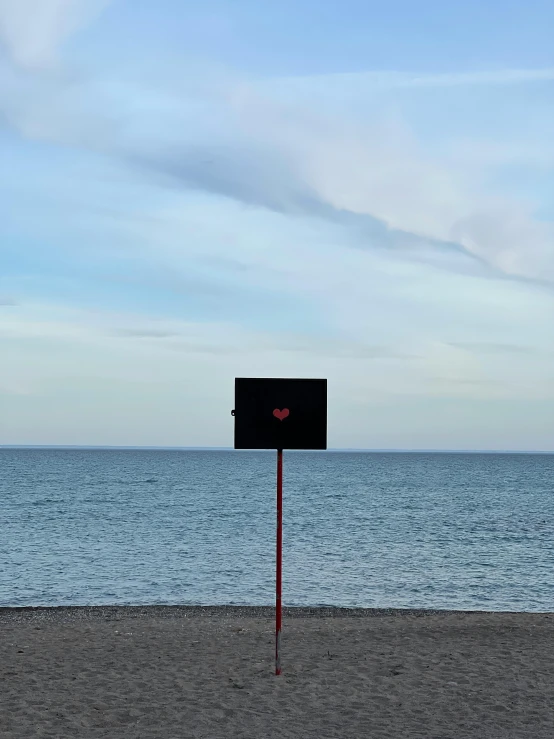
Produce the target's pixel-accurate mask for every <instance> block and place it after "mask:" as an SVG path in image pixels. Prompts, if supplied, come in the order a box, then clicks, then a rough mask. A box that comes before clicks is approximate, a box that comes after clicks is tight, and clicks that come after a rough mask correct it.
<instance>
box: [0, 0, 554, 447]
mask: <svg viewBox="0 0 554 739" xmlns="http://www.w3.org/2000/svg"><path fill="white" fill-rule="evenodd" d="M553 26H554V7H553V6H552V4H551V3H547V2H546V1H544V2H538V1H535V2H529V3H528V4H527V5H526V6H523V4H522V3H519V2H518V3H516V2H502V3H501V2H499V1H498V2H496V1H494V2H466V3H464V4H461V3H458V4H454V3H439V2H435V1H433V2H429V1H425V0H424V1H423V2H418V3H413V2H408V1H407V0H405V1H403V2H394V1H393V2H389V3H376V2H375V3H372V2H361V1H360V2H358V1H356V2H354V1H350V2H343V3H340V4H339V3H335V2H326V3H315V2H311V1H309V2H295V3H292V2H288V1H286V2H279V3H276V2H272V1H269V2H266V3H259V2H257V3H255V2H253V0H250V1H248V2H246V1H240V0H239V1H236V2H233V3H231V2H228V1H227V2H223V0H220V1H213V0H208V1H207V2H203V3H202V4H201V5H200V6H199V4H198V3H192V2H183V1H182V0H180V1H179V2H177V0H160V2H158V3H152V2H149V1H148V2H147V1H146V0H133V1H132V2H131V0H113V1H112V2H109V1H108V0H104V1H101V0H98V1H96V0H40V1H39V0H0V156H1V158H2V163H3V166H2V168H1V170H0V224H1V225H0V356H1V358H2V362H1V363H0V444H101V445H103V444H106V445H110V444H114V445H141V444H145V445H172V446H174V445H184V446H187V445H191V446H211V445H213V446H227V445H230V444H231V440H232V420H231V417H230V415H229V410H230V408H231V407H232V404H233V398H232V393H233V379H234V377H235V376H238V375H253V376H257V375H262V376H279V375H282V376H301V377H302V376H303V377H311V376H313V377H328V379H329V393H330V411H329V413H330V415H329V426H330V427H329V432H330V433H329V440H330V444H331V445H332V446H333V447H358V448H399V449H403V448H433V449H452V448H455V449H519V450H532V449H540V450H554V329H553V326H554V197H553V196H554V51H553V50H552V43H551V29H552V27H553Z"/></svg>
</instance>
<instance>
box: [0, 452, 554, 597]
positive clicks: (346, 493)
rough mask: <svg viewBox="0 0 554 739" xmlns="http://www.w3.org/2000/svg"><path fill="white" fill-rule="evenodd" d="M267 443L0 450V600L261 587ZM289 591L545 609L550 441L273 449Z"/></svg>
mask: <svg viewBox="0 0 554 739" xmlns="http://www.w3.org/2000/svg"><path fill="white" fill-rule="evenodd" d="M274 486H275V459H274V455H273V454H270V453H259V452H258V453H256V452H252V453H250V452H196V451H194V452H193V451H167V452H166V451H86V450H82V451H66V450H55V451H52V450H8V449H0V501H1V514H0V515H1V520H0V526H1V528H0V533H1V537H0V605H4V606H17V605H65V604H107V603H128V604H146V603H185V604H223V603H228V604H230V603H234V604H255V605H261V604H270V603H272V602H273V592H274V546H275V545H274V541H275V525H274V521H275V513H274V506H275V492H274ZM284 497H285V542H284V547H285V572H284V589H285V604H287V605H317V604H335V605H343V606H378V607H386V606H395V607H406V606H413V607H433V608H461V609H466V608H467V609H487V610H526V611H553V610H554V456H546V455H543V456H541V455H536V456H533V455H464V454H357V453H356V454H349V453H340V454H338V453H329V454H316V453H290V454H285V496H284Z"/></svg>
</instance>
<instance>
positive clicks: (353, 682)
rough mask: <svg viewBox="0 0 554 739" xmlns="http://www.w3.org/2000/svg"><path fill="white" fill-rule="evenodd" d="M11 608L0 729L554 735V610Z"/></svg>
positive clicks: (3, 629) (247, 738)
mask: <svg viewBox="0 0 554 739" xmlns="http://www.w3.org/2000/svg"><path fill="white" fill-rule="evenodd" d="M273 630H274V623H273V611H272V609H270V608H238V607H235V608H234V607H213V608H209V607H208V608H201V607H182V606H167V607H163V606H158V607H106V608H102V607H91V608H88V607H79V608H46V609H40V608H39V609H0V633H1V634H2V639H1V643H0V681H1V683H2V685H1V698H0V700H1V711H0V736H1V737H2V738H3V739H27V738H28V739H31V737H45V738H46V737H48V738H50V737H52V739H54V738H55V739H61V738H64V739H65V737H80V738H82V739H100V738H101V737H102V738H106V739H107V738H108V737H109V739H182V738H183V737H191V739H200V738H201V737H203V738H205V739H208V738H210V739H212V738H213V739H218V738H219V737H226V738H228V737H243V738H244V739H261V738H264V737H268V738H272V737H281V738H282V739H286V738H287V737H314V739H315V737H318V738H319V737H321V738H325V737H341V738H344V737H366V736H367V737H372V738H373V739H379V738H380V737H382V738H383V739H389V738H390V739H393V738H394V739H401V738H403V737H406V739H408V738H409V739H413V738H415V737H425V738H426V739H464V738H465V737H472V738H475V739H478V738H479V739H483V738H485V737H487V738H492V739H494V738H496V737H498V739H501V738H502V739H510V738H513V739H524V738H525V737H529V738H531V737H533V738H534V739H540V738H541V737H545V739H546V737H548V738H549V739H551V737H552V736H554V614H523V613H479V612H474V613H469V612H468V613H465V612H434V611H411V610H406V611H391V610H362V609H358V610H357V609H352V610H349V609H348V610H347V609H335V608H329V609H327V608H314V609H307V608H305V609H285V619H284V632H283V645H282V655H283V674H282V675H281V676H280V677H276V676H275V675H274V674H273V670H274V663H273V659H274V631H273Z"/></svg>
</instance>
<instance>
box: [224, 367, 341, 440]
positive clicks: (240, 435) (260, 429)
mask: <svg viewBox="0 0 554 739" xmlns="http://www.w3.org/2000/svg"><path fill="white" fill-rule="evenodd" d="M233 415H234V417H235V449H327V380H302V379H298V380H297V379H288V378H283V379H279V378H253V377H237V378H236V379H235V410H234V411H233Z"/></svg>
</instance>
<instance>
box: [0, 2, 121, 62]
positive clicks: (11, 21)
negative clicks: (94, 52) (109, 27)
mask: <svg viewBox="0 0 554 739" xmlns="http://www.w3.org/2000/svg"><path fill="white" fill-rule="evenodd" d="M108 2H110V0H0V42H1V43H2V45H3V47H4V49H5V51H6V53H7V55H8V56H9V58H10V60H11V61H12V62H13V63H14V64H15V65H17V66H19V67H22V68H24V69H43V68H47V67H50V66H51V65H52V64H53V63H54V62H55V61H56V60H57V53H58V51H59V48H60V45H61V44H62V43H63V42H64V41H65V40H66V38H67V37H68V36H70V35H71V34H72V33H74V32H75V31H76V30H77V29H79V28H81V27H82V26H84V25H86V23H88V22H89V21H90V20H91V19H92V18H93V17H94V16H95V15H96V14H97V13H99V12H100V11H101V10H102V8H103V7H104V6H106V5H107V4H108Z"/></svg>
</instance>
